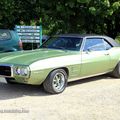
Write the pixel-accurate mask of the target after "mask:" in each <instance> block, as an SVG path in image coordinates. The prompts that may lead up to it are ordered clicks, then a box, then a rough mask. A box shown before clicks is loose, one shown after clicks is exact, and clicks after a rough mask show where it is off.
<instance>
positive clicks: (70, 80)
mask: <svg viewBox="0 0 120 120" xmlns="http://www.w3.org/2000/svg"><path fill="white" fill-rule="evenodd" d="M110 72H112V70H111V71H107V72H104V73H99V74H94V75H89V76H85V77H79V78H73V79H68V82H72V81H76V80H81V79H85V78H90V77H95V76H99V75H104V74H107V73H110Z"/></svg>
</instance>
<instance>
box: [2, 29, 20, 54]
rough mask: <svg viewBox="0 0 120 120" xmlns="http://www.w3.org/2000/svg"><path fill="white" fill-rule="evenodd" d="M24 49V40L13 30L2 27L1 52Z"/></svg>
mask: <svg viewBox="0 0 120 120" xmlns="http://www.w3.org/2000/svg"><path fill="white" fill-rule="evenodd" d="M18 50H22V42H21V40H20V39H19V36H18V35H17V33H16V32H15V31H13V30H6V29H0V52H13V51H18Z"/></svg>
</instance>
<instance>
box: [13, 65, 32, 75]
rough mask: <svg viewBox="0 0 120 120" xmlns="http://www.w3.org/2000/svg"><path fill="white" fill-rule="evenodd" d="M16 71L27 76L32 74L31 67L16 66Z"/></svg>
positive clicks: (16, 73) (17, 73)
mask: <svg viewBox="0 0 120 120" xmlns="http://www.w3.org/2000/svg"><path fill="white" fill-rule="evenodd" d="M14 73H15V75H19V76H26V77H27V76H29V74H30V70H29V67H15V68H14Z"/></svg>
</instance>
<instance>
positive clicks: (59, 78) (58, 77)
mask: <svg viewBox="0 0 120 120" xmlns="http://www.w3.org/2000/svg"><path fill="white" fill-rule="evenodd" d="M64 85H65V76H64V74H63V73H56V74H55V76H54V78H53V88H54V90H55V91H61V90H62V89H63V88H64Z"/></svg>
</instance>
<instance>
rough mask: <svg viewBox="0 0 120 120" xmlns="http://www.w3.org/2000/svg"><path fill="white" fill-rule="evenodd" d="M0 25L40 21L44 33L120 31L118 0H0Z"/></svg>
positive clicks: (107, 32)
mask: <svg viewBox="0 0 120 120" xmlns="http://www.w3.org/2000/svg"><path fill="white" fill-rule="evenodd" d="M0 6H1V7H0V28H14V25H15V24H23V25H40V24H42V25H43V33H44V34H50V35H51V34H57V33H97V34H107V35H109V36H111V37H113V38H115V37H116V36H117V35H118V34H119V33H120V1H119V0H64V1H60V0H54V1H52V0H0Z"/></svg>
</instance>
